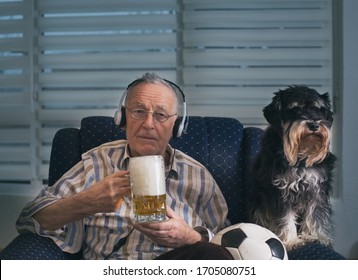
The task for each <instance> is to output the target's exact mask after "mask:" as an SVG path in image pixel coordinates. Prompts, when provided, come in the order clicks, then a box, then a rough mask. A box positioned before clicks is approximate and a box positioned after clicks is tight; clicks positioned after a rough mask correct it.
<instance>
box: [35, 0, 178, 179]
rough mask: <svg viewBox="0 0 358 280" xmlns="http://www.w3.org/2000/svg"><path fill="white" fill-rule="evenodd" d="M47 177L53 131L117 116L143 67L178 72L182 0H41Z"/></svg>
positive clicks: (41, 90)
mask: <svg viewBox="0 0 358 280" xmlns="http://www.w3.org/2000/svg"><path fill="white" fill-rule="evenodd" d="M37 9H38V13H39V14H40V15H42V16H41V17H40V18H39V19H38V34H39V35H38V49H39V56H38V67H39V77H38V84H39V91H38V103H39V111H38V116H39V119H38V122H39V125H40V126H41V130H40V142H41V143H42V147H41V150H40V151H41V152H40V157H41V162H42V164H41V168H40V176H41V178H42V179H46V178H47V176H48V175H47V174H48V159H49V156H50V150H51V141H52V138H53V135H54V133H55V132H56V131H57V130H58V129H59V128H60V127H64V126H75V127H77V126H79V122H80V120H81V119H82V118H83V117H86V116H89V115H108V116H113V114H114V111H115V109H116V106H117V105H118V100H119V98H120V95H121V94H122V92H123V91H124V89H125V88H126V86H127V85H128V84H129V83H130V82H131V81H132V80H134V79H136V78H139V77H140V76H141V74H142V73H143V72H146V71H151V72H153V71H155V72H157V73H159V74H160V75H162V76H164V77H166V78H168V79H171V80H175V79H176V51H175V50H176V33H175V30H176V25H177V19H176V13H175V10H176V2H175V1H173V0H172V1H167V0H155V1H138V0H135V1H133V0H128V1H123V0H122V1H114V0H104V1H94V0H86V1H81V0H77V1H75V0H61V1H47V0H40V1H38V6H37Z"/></svg>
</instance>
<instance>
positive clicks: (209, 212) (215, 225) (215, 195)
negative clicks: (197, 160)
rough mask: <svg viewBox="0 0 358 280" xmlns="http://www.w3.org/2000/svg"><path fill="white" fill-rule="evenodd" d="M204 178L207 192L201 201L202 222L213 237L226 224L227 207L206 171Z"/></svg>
mask: <svg viewBox="0 0 358 280" xmlns="http://www.w3.org/2000/svg"><path fill="white" fill-rule="evenodd" d="M205 177H206V179H205V182H204V183H205V186H206V190H207V192H206V196H205V198H204V200H203V208H204V212H203V214H204V215H203V221H204V222H205V225H206V227H207V228H208V229H209V230H210V232H211V234H212V235H214V234H216V233H217V232H219V231H220V230H221V229H223V228H224V227H225V226H226V225H227V224H228V221H227V214H228V207H227V203H226V200H225V198H224V195H223V194H222V192H221V190H220V188H219V186H218V184H217V183H216V182H215V179H214V178H213V177H212V175H211V174H210V172H209V171H206V175H205ZM209 236H211V235H209Z"/></svg>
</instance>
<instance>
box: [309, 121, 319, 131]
mask: <svg viewBox="0 0 358 280" xmlns="http://www.w3.org/2000/svg"><path fill="white" fill-rule="evenodd" d="M308 128H309V129H310V130H311V131H317V130H318V128H319V124H318V123H309V124H308Z"/></svg>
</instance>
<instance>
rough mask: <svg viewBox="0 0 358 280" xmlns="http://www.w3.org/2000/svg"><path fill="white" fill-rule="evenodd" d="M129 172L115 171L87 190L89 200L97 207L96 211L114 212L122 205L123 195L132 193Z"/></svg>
mask: <svg viewBox="0 0 358 280" xmlns="http://www.w3.org/2000/svg"><path fill="white" fill-rule="evenodd" d="M128 174H129V171H119V172H116V173H113V174H111V175H109V176H107V177H106V178H104V179H103V180H102V181H100V182H98V183H97V184H95V185H93V186H92V187H90V188H89V189H87V190H86V192H89V193H88V194H89V197H90V199H89V200H88V202H92V203H93V206H94V207H96V210H95V213H97V212H114V211H116V210H117V209H118V208H119V207H120V206H121V204H122V202H123V197H124V196H125V195H129V194H130V193H131V188H130V180H129V176H128Z"/></svg>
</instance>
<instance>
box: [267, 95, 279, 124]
mask: <svg viewBox="0 0 358 280" xmlns="http://www.w3.org/2000/svg"><path fill="white" fill-rule="evenodd" d="M274 94H275V96H274V97H273V98H272V102H271V103H270V104H269V105H267V106H266V107H265V108H264V109H263V113H264V117H265V119H266V120H267V122H268V123H269V124H271V125H274V126H280V125H281V110H282V106H281V95H280V93H279V92H275V93H274Z"/></svg>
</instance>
